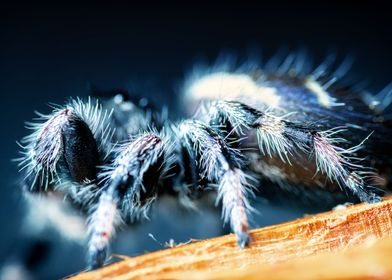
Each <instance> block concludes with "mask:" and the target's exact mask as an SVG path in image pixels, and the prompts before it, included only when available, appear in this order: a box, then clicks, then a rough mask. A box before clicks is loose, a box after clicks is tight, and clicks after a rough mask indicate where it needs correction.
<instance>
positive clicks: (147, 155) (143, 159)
mask: <svg viewBox="0 0 392 280" xmlns="http://www.w3.org/2000/svg"><path fill="white" fill-rule="evenodd" d="M167 149H170V145H169V144H168V143H167V142H166V143H165V142H164V140H162V138H161V137H159V136H157V135H155V134H152V133H146V134H143V135H141V136H139V137H138V138H136V139H135V140H134V141H132V142H130V143H127V144H124V145H122V146H121V147H120V148H119V152H118V153H117V156H116V158H115V160H114V162H113V164H112V165H111V166H109V167H105V168H104V170H103V171H102V173H101V174H100V176H101V177H103V180H104V181H105V182H106V183H105V189H104V191H103V192H102V194H101V195H100V198H99V201H98V204H97V206H96V207H95V208H94V209H92V211H91V215H90V219H89V233H90V241H89V255H88V265H89V268H90V269H95V268H98V267H100V266H102V265H103V263H104V261H105V260H106V256H107V250H108V245H109V240H110V238H111V237H112V236H113V233H114V227H115V224H116V220H118V217H119V216H121V214H123V215H125V216H128V217H129V218H131V220H132V219H134V218H139V217H140V216H141V215H143V216H146V215H147V211H148V209H149V207H150V205H151V203H152V202H153V201H154V199H155V197H156V194H157V183H158V182H159V181H160V178H162V176H163V175H164V174H165V173H166V171H167V169H166V168H167V166H168V165H170V164H169V160H170V159H168V158H167V157H166V156H165V155H166V154H169V153H170V151H168V150H167ZM125 218H126V217H125Z"/></svg>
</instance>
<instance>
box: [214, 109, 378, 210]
mask: <svg viewBox="0 0 392 280" xmlns="http://www.w3.org/2000/svg"><path fill="white" fill-rule="evenodd" d="M213 106H214V110H212V114H210V120H211V122H219V123H225V122H228V123H229V124H230V125H231V126H232V127H233V129H234V130H236V131H237V132H238V133H239V134H243V131H242V130H243V129H251V130H252V129H255V130H256V137H257V142H258V146H259V149H260V151H261V153H262V154H263V155H265V156H269V157H273V156H276V155H277V156H278V157H279V158H280V160H282V161H283V162H285V163H288V164H291V163H290V158H293V155H294V154H303V155H305V156H307V157H308V158H309V159H313V160H314V163H315V166H316V173H317V172H320V173H322V174H324V175H325V176H326V177H327V178H328V179H329V180H331V181H332V182H334V183H335V184H337V185H338V186H340V187H341V188H342V189H345V190H348V191H350V192H352V193H353V194H354V195H356V196H357V197H358V198H359V199H360V200H361V201H362V202H368V203H372V202H378V201H380V197H379V196H378V195H377V194H375V193H374V191H373V190H374V187H372V186H369V185H368V183H367V181H369V180H370V179H371V177H375V176H376V174H375V173H374V172H372V170H371V168H368V167H365V166H362V165H361V163H360V159H358V158H357V157H356V152H357V151H359V150H360V149H361V148H362V146H363V142H364V141H365V140H366V139H367V138H366V139H365V140H364V141H362V142H361V143H360V144H358V145H356V146H354V147H350V148H344V146H343V145H345V144H346V142H347V140H346V139H344V138H342V137H336V135H337V134H339V133H343V132H345V131H346V129H345V128H333V129H328V130H320V129H317V128H315V127H311V126H306V125H304V124H298V123H293V122H290V121H287V120H284V118H282V117H276V116H273V115H271V114H268V113H263V112H261V111H258V110H256V109H254V108H251V107H249V106H247V105H244V104H242V103H238V102H227V101H218V102H216V103H215V104H214V105H213Z"/></svg>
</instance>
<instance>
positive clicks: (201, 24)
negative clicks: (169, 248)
mask: <svg viewBox="0 0 392 280" xmlns="http://www.w3.org/2000/svg"><path fill="white" fill-rule="evenodd" d="M0 21H1V22H0V23H1V25H0V94H1V98H2V99H1V103H0V104H1V110H0V112H1V117H0V120H1V124H0V125H1V129H2V130H1V131H2V132H1V137H0V141H1V145H0V147H1V153H0V165H1V168H0V172H1V177H0V180H1V181H0V225H1V233H0V234H1V235H0V236H1V239H0V267H1V266H3V264H5V263H7V262H10V261H14V260H17V259H21V258H23V257H24V258H26V254H27V253H26V252H30V251H31V250H30V248H31V247H32V246H33V247H34V246H36V247H37V248H38V249H39V250H38V252H40V250H41V249H42V250H41V251H43V252H44V253H42V254H43V256H44V257H43V258H42V260H43V261H42V264H38V265H33V266H32V267H33V268H34V269H33V272H32V273H33V274H32V275H33V276H34V277H36V278H38V279H53V278H58V277H61V276H66V275H68V274H70V273H73V272H77V271H78V270H81V269H83V266H84V248H83V246H81V245H78V244H75V243H73V242H69V241H64V239H63V238H61V236H60V235H58V234H57V233H55V232H52V231H46V232H45V233H44V234H45V237H44V238H43V241H40V242H38V243H37V242H35V243H34V240H33V238H27V237H26V236H27V235H26V233H23V234H22V224H21V223H22V221H23V217H24V216H25V213H24V211H23V209H24V208H23V200H22V197H21V195H20V189H19V185H18V180H19V179H20V178H19V175H18V171H17V167H16V164H15V163H13V162H11V159H12V158H15V157H17V156H18V154H17V153H18V152H17V151H18V147H17V145H16V140H19V139H21V138H22V137H23V136H24V135H26V133H27V130H26V129H25V128H24V121H26V120H31V119H32V117H34V114H33V112H34V110H37V111H40V112H44V113H48V112H49V111H50V109H49V107H48V106H47V104H48V102H54V103H58V104H62V103H63V102H64V101H65V100H66V98H67V97H69V96H82V97H83V96H87V95H88V88H89V85H95V86H97V87H99V88H102V89H111V88H119V87H124V88H128V89H131V90H135V89H136V90H137V91H138V92H139V93H140V94H143V95H146V96H149V97H150V98H151V99H152V100H153V101H154V102H157V103H158V104H167V105H168V106H169V109H170V110H172V111H174V109H173V108H175V106H176V96H177V95H178V90H177V89H178V88H179V85H181V81H182V80H183V78H184V77H185V74H186V72H187V71H189V69H190V68H191V67H192V65H193V64H194V63H195V62H198V61H201V60H205V61H209V62H213V61H214V60H215V59H216V58H217V57H218V56H219V55H220V54H221V53H222V52H227V51H228V52H231V53H233V54H236V55H237V56H238V57H239V58H240V59H241V58H246V56H247V54H249V53H255V51H259V52H260V53H262V57H264V58H269V57H271V56H272V55H273V54H274V53H275V52H276V51H277V50H278V49H280V48H282V47H283V48H286V49H288V50H297V49H299V48H306V49H307V50H308V52H309V53H310V55H311V57H312V58H313V59H314V61H315V62H316V63H317V62H321V61H322V60H323V58H325V56H326V54H328V53H329V52H331V51H334V52H336V53H337V54H338V56H340V57H341V58H344V56H345V55H347V54H350V55H354V56H355V58H356V59H355V64H354V66H353V68H352V70H351V71H350V72H349V75H353V77H356V79H357V81H358V82H364V81H365V82H367V83H368V84H367V85H368V86H367V87H368V89H370V90H371V91H374V92H377V91H379V90H381V89H382V88H383V87H384V86H386V85H387V84H388V83H389V82H391V80H392V74H391V71H390V68H391V65H392V52H391V50H392V36H391V35H392V34H391V28H392V17H391V14H390V8H389V7H388V5H387V1H385V2H377V1H340V2H336V3H334V2H331V1H325V2H320V3H316V2H309V3H308V2H298V1H292V2H287V3H286V2H281V1H274V2H273V3H272V2H267V3H261V2H259V3H257V2H254V3H252V2H247V1H238V2H237V3H235V4H229V3H223V2H222V3H214V4H212V3H209V4H202V3H200V2H191V1H182V2H177V3H176V2H170V3H161V2H159V3H158V2H153V1H151V2H148V1H145V2H143V5H141V4H135V3H133V2H132V1H130V2H126V1H111V2H110V3H109V1H95V2H91V3H87V2H85V3H84V4H73V5H71V4H59V3H57V2H56V1H52V2H51V3H50V4H39V3H37V2H35V1H32V2H30V3H28V4H27V3H21V2H17V1H15V2H14V4H12V5H10V4H8V5H5V4H2V7H1V8H0ZM262 204H263V203H262ZM159 207H161V206H159ZM165 207H166V206H164V207H162V209H163V210H161V211H159V212H158V213H156V214H153V219H152V221H151V222H148V223H146V224H145V225H144V226H140V227H137V228H136V229H134V230H133V231H130V232H127V234H124V233H120V235H119V237H118V238H117V239H116V241H115V243H114V245H113V252H115V253H121V254H128V255H137V254H141V253H143V252H144V251H146V250H147V251H151V250H156V249H159V248H161V245H160V244H158V243H157V242H155V241H154V240H152V239H151V238H150V237H149V236H148V233H152V234H154V236H155V237H156V238H157V239H158V240H159V241H160V242H165V241H168V240H169V239H170V238H173V239H174V240H175V241H176V242H184V241H187V240H188V239H189V238H191V237H192V238H206V237H209V236H214V235H218V234H221V233H222V227H221V222H220V220H219V215H216V217H215V216H214V215H215V214H214V212H213V211H212V210H211V211H209V212H208V211H207V212H208V213H205V214H195V213H190V214H189V213H188V214H184V213H183V212H182V211H180V210H178V209H177V208H178V207H177V206H176V205H172V204H171V206H169V207H168V208H167V207H166V208H165ZM164 209H169V210H164ZM165 211H166V212H168V213H171V214H170V215H169V216H170V218H168V217H167V216H165V215H164V212H165ZM176 211H177V212H176ZM311 211H312V209H308V208H307V209H304V208H296V207H292V206H290V205H286V204H284V205H276V204H275V205H271V204H265V203H264V204H263V208H262V211H261V214H260V215H259V216H258V218H257V219H256V220H257V223H256V224H257V225H258V226H262V225H267V224H272V223H277V222H281V221H285V220H288V219H292V218H295V217H299V216H301V215H303V213H305V212H311ZM195 217H196V218H198V219H199V220H201V222H200V223H195V222H194V220H193V219H194V218H195ZM208 219H209V220H208ZM173 220H175V222H174V221H173ZM186 221H192V223H191V224H192V225H189V226H187V224H186ZM188 224H189V223H188ZM163 228H164V230H163ZM32 242H33V243H34V244H35V245H31V243H32ZM40 246H41V247H42V248H41V247H40ZM54 246H55V247H56V249H55V250H54V249H53V247H54ZM40 248H41V249H40ZM47 248H49V250H46V249H47ZM36 251H37V250H36ZM45 252H49V253H47V256H46V257H45V255H46V253H45ZM31 258H32V259H35V258H36V259H39V254H38V255H37V256H32V257H31ZM30 261H31V260H30ZM0 277H1V276H0Z"/></svg>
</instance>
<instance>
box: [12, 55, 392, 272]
mask: <svg viewBox="0 0 392 280" xmlns="http://www.w3.org/2000/svg"><path fill="white" fill-rule="evenodd" d="M305 60H306V59H305V58H303V57H302V56H300V55H298V56H296V55H290V56H288V57H287V58H286V59H285V60H284V61H282V62H280V63H275V65H272V64H274V63H270V65H269V66H267V67H265V68H261V67H259V65H255V64H252V63H247V64H246V65H245V66H243V67H239V68H237V69H234V68H232V67H230V66H228V65H223V66H222V65H220V66H216V67H211V68H209V69H206V70H205V71H196V72H197V73H196V74H194V75H192V76H191V77H190V78H189V79H188V80H187V81H186V83H185V86H184V89H183V92H182V95H181V96H182V97H181V101H180V102H179V103H181V104H183V106H185V107H186V109H187V111H188V112H194V111H195V112H196V113H195V114H193V116H192V117H190V118H183V119H181V120H179V121H171V120H169V119H168V118H167V116H166V114H165V113H164V112H159V110H156V109H154V108H153V106H151V105H149V101H148V100H147V99H146V98H141V99H138V98H137V97H135V96H132V95H128V94H127V93H125V92H116V94H114V95H113V96H112V97H107V98H100V100H98V99H94V98H89V99H88V101H87V102H84V101H82V100H80V99H76V100H74V99H71V100H70V101H69V102H68V103H67V104H66V105H64V106H53V109H54V110H53V112H52V113H50V114H49V115H42V114H39V120H38V121H37V122H34V123H30V124H29V126H30V127H29V128H30V129H32V131H33V132H32V133H31V134H30V135H29V136H27V137H25V138H24V139H23V140H22V143H21V146H22V154H23V158H22V159H21V161H20V166H21V169H22V170H23V172H24V173H25V179H24V182H25V184H24V185H25V191H26V192H27V193H30V194H32V195H34V194H37V193H56V194H57V195H61V196H63V197H65V198H66V199H67V200H68V201H70V202H71V203H72V204H73V205H74V206H75V207H77V208H78V209H81V210H82V211H83V212H84V213H85V214H86V215H87V216H88V227H89V251H88V265H89V267H90V268H92V269H94V268H97V267H100V266H102V265H103V264H104V262H105V260H106V258H107V248H108V245H109V240H110V239H111V238H112V236H113V232H114V228H115V227H116V225H117V224H118V222H119V221H120V220H124V221H125V222H127V223H130V222H132V221H134V220H135V219H141V218H143V217H145V216H146V215H147V213H148V210H149V208H150V206H151V205H152V203H153V202H154V200H155V199H156V198H157V197H158V195H159V194H161V193H164V192H167V191H171V192H175V193H177V194H178V195H179V197H181V198H187V199H189V197H192V195H193V194H194V193H196V192H203V191H204V190H205V189H207V188H213V189H215V190H216V191H217V198H216V201H217V203H220V204H221V205H222V218H223V220H224V221H225V222H229V223H230V225H231V229H232V231H233V232H234V233H235V234H236V235H237V240H238V244H239V247H241V248H244V247H246V246H247V245H248V244H249V242H250V237H249V235H248V228H249V226H248V224H249V222H248V220H249V216H250V214H251V212H252V210H253V209H252V207H251V205H250V198H251V197H252V195H253V191H254V190H256V189H260V188H263V185H264V182H267V181H269V182H273V183H274V184H275V186H277V187H280V188H286V187H287V186H292V187H293V188H295V187H299V188H302V190H303V191H306V190H311V189H314V188H323V189H325V190H328V191H331V192H339V191H344V192H346V193H348V194H351V195H353V196H355V197H357V198H358V199H359V200H360V201H362V202H368V203H372V202H377V201H379V200H380V197H379V193H380V190H387V189H388V187H389V184H390V180H389V174H390V165H389V158H390V155H389V154H388V152H386V151H385V150H384V148H385V147H387V146H388V145H389V143H390V132H391V130H390V120H388V119H387V118H386V117H385V116H384V114H383V112H384V110H385V108H386V107H388V106H389V104H390V101H391V99H392V98H391V96H392V94H391V93H392V91H391V86H389V87H387V88H386V89H385V90H383V91H382V92H381V93H379V94H377V95H371V94H370V93H368V92H367V91H365V90H360V89H356V88H355V87H353V86H351V87H350V86H347V85H344V86H343V85H342V84H343V83H338V80H340V79H341V78H342V77H343V76H344V74H345V73H344V72H345V71H346V70H347V67H346V66H347V65H345V64H343V65H342V66H341V67H338V68H333V66H332V65H333V64H334V63H333V61H332V60H331V59H330V58H328V59H327V60H326V61H325V62H324V63H322V64H321V65H319V66H318V67H317V68H315V69H312V70H309V67H308V66H307V65H306V61H305ZM334 69H335V70H334Z"/></svg>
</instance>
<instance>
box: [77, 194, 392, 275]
mask: <svg viewBox="0 0 392 280" xmlns="http://www.w3.org/2000/svg"><path fill="white" fill-rule="evenodd" d="M251 237H252V243H251V244H250V247H249V248H246V249H243V250H241V249H239V248H238V246H237V244H236V239H235V236H234V235H233V234H229V235H226V236H222V237H218V238H212V239H208V240H203V241H199V242H195V243H192V244H188V245H181V246H178V247H175V248H171V249H166V250H161V251H157V252H153V253H148V254H145V255H143V256H139V257H134V258H127V257H125V258H124V260H122V261H120V262H118V263H115V264H111V265H108V266H107V267H104V268H102V269H100V270H98V271H93V272H87V273H81V274H79V275H76V276H75V277H73V278H71V279H109V278H110V279H228V278H231V279H245V278H246V279H248V278H249V279H252V278H253V276H255V278H257V277H256V276H258V277H260V276H261V275H264V276H266V275H268V279H286V278H287V279H290V278H291V277H290V275H291V276H293V274H292V273H293V269H294V270H295V269H302V270H300V271H297V272H296V273H298V275H302V274H301V273H304V274H303V277H304V278H303V279H314V278H319V277H313V278H312V277H310V278H306V275H307V274H306V273H309V268H310V271H312V269H313V270H314V268H316V267H317V265H319V266H320V267H323V269H318V270H314V272H315V273H319V276H321V275H322V273H327V274H328V273H330V276H332V274H333V273H332V270H330V269H327V268H326V267H325V266H322V265H321V263H322V262H326V263H327V264H328V265H329V266H332V264H331V263H335V264H336V265H340V267H341V268H343V269H344V268H345V272H344V273H346V272H347V271H349V270H351V267H353V264H352V262H350V260H352V259H351V258H350V256H351V255H350V254H354V256H356V254H359V255H361V256H362V255H363V256H362V258H365V260H366V255H367V253H366V252H368V251H367V250H369V249H364V248H363V246H364V245H366V244H373V243H375V242H376V241H378V240H380V239H383V238H388V237H390V238H391V239H390V240H389V243H388V241H385V243H382V245H377V244H378V243H377V242H376V243H377V244H376V245H374V248H376V249H374V250H376V253H374V252H373V255H371V254H370V253H369V256H373V257H374V258H373V259H375V260H378V261H380V260H384V262H388V263H389V262H390V263H391V265H390V266H388V264H387V267H386V268H385V267H384V268H385V269H384V270H382V271H383V272H385V275H387V276H388V273H387V272H388V269H389V276H391V267H392V198H385V199H384V201H383V202H380V203H376V204H358V205H354V206H350V207H347V208H346V209H343V210H338V211H331V212H327V213H323V214H319V215H314V216H309V217H305V218H303V219H298V220H295V221H292V222H289V223H284V224H280V225H276V226H270V227H265V228H260V229H255V230H252V231H251ZM361 246H362V247H361ZM351 248H354V249H352V250H354V253H350V250H349V249H351ZM380 248H381V249H380ZM347 250H348V252H346V251H347ZM355 250H357V251H355ZM361 250H362V251H361ZM363 250H365V253H364V252H363ZM377 250H381V252H382V253H381V252H380V253H378V251H377ZM384 251H385V252H386V251H388V252H389V256H388V257H386V256H384V255H383V254H384ZM355 252H357V253H355ZM345 254H349V255H348V257H347V256H346V255H345ZM359 255H358V257H357V259H359V257H360V256H359ZM309 256H312V257H310V258H314V256H316V258H321V259H320V260H316V261H314V260H313V265H310V264H312V260H308V259H309V258H305V257H309ZM335 257H336V258H335ZM384 257H385V259H384ZM323 258H324V259H323ZM335 259H336V261H335ZM341 259H346V260H347V261H348V262H347V263H345V262H343V261H342V260H341ZM354 259H355V258H354ZM365 260H362V262H358V263H359V264H362V265H361V266H360V267H362V268H366V262H365ZM316 264H317V265H316ZM378 265H379V266H382V264H378ZM354 267H356V266H354ZM337 271H339V270H337ZM357 271H358V269H357ZM335 272H336V271H335ZM252 273H253V274H252ZM260 273H261V274H260ZM342 273H343V272H342ZM344 273H343V274H342V275H345V274H344ZM252 275H253V276H252ZM363 275H364V274H363ZM377 275H378V274H377ZM380 275H381V276H383V277H384V276H385V275H384V274H382V273H381V274H380ZM327 276H328V275H327ZM373 276H374V275H373ZM373 276H372V277H373ZM276 277H277V278H276ZM263 278H264V277H263ZM266 279H267V278H266ZM297 279H299V278H297ZM320 279H321V278H320ZM322 279H324V278H322ZM325 279H337V278H325ZM342 279H357V278H355V277H354V278H342ZM364 279H367V278H364ZM371 279H378V278H371ZM381 279H389V278H381Z"/></svg>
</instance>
